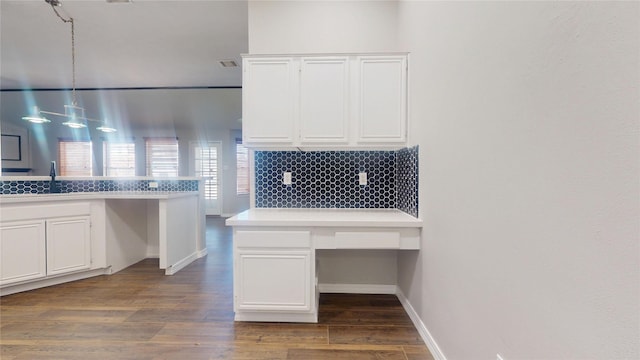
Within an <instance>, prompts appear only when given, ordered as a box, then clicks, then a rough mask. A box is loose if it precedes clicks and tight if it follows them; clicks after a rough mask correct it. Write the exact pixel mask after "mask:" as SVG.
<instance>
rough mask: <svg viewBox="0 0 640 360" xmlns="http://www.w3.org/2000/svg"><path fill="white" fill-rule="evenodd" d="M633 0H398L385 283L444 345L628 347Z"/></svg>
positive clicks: (615, 352) (637, 29)
mask: <svg viewBox="0 0 640 360" xmlns="http://www.w3.org/2000/svg"><path fill="white" fill-rule="evenodd" d="M639 10H640V3H638V2H627V3H621V2H475V3H473V2H462V3H456V2H410V1H407V2H404V1H402V2H400V3H399V11H398V24H399V26H400V31H399V39H400V41H401V44H400V47H401V48H402V49H406V50H408V51H410V52H411V67H410V83H411V85H410V99H411V119H412V124H411V134H412V135H413V140H414V141H415V142H417V143H419V144H420V151H421V154H420V214H421V217H422V219H424V221H425V228H424V229H423V241H422V246H423V247H422V250H421V251H420V254H419V255H418V256H413V254H407V255H406V256H401V257H399V260H398V262H399V264H401V265H400V267H399V283H400V285H401V289H402V291H403V292H404V293H405V294H406V295H407V296H408V297H409V299H410V302H411V304H412V306H413V307H414V308H415V309H416V310H417V312H418V313H419V315H420V317H421V319H422V321H423V322H424V323H425V324H426V326H427V328H428V329H429V331H430V332H431V334H432V335H433V337H434V338H435V340H436V342H437V344H438V345H439V346H440V348H441V349H442V351H443V353H444V355H445V356H446V358H448V359H495V358H496V353H500V354H501V355H503V357H504V359H508V360H513V359H638V358H640V352H639V342H640V340H639V339H640V333H639V325H640V324H639V320H640V318H639V304H640V296H639V286H640V276H639V266H640V265H639V264H640V259H639V255H640V251H639V250H640V249H639V244H638V241H639V239H640V234H639V216H640V210H639V198H640V192H639V188H638V187H639V174H640V169H639V167H638V166H639V163H640V161H639V160H640V159H639V148H640V147H639V141H638V139H639V129H638V119H639V114H640V108H639V102H638V99H640V96H639V95H640V94H639V92H638V85H639V84H640V75H639V74H640V63H639V60H638V56H639V53H640V48H639V44H640V38H639V36H640V35H639V34H640V22H639V19H640V18H639V15H640V14H639Z"/></svg>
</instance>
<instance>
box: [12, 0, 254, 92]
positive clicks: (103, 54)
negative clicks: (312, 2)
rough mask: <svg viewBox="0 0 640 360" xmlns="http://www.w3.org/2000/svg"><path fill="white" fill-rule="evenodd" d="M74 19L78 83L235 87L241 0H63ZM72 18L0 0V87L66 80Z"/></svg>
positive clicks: (243, 46)
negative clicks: (127, 0) (232, 64)
mask: <svg viewBox="0 0 640 360" xmlns="http://www.w3.org/2000/svg"><path fill="white" fill-rule="evenodd" d="M60 2H61V3H62V6H60V7H57V8H56V9H57V10H58V11H59V12H60V13H61V15H63V16H65V17H72V18H73V19H74V24H75V42H76V55H75V56H76V77H77V79H76V87H77V88H146V87H238V86H241V84H242V71H241V67H240V66H237V67H223V66H220V61H235V62H236V63H237V64H240V63H241V58H240V54H242V53H246V52H247V51H248V29H247V17H248V15H247V1H244V0H237V1H190V0H181V1H149V0H136V1H133V2H131V3H128V4H118V3H109V2H107V1H106V0H85V1H71V0H66V1H65V0H61V1H60ZM70 29H71V28H70V25H69V24H66V23H64V22H62V21H61V20H60V19H59V18H58V17H57V16H56V15H55V13H54V12H53V10H52V9H51V6H50V5H49V4H48V3H46V2H45V1H44V0H38V1H25V0H2V1H0V34H1V40H2V41H1V49H0V88H1V89H3V90H6V89H60V88H70V87H71V86H72V74H71V33H70V31H71V30H70Z"/></svg>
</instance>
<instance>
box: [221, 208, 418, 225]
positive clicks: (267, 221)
mask: <svg viewBox="0 0 640 360" xmlns="http://www.w3.org/2000/svg"><path fill="white" fill-rule="evenodd" d="M226 224H227V225H229V226H332V227H343V226H345V227H413V228H420V227H422V220H420V219H418V218H415V217H413V216H411V215H409V214H407V213H405V212H403V211H400V210H396V209H299V208H287V209H272V208H254V209H249V210H247V211H244V212H241V213H239V214H237V215H235V216H233V217H230V218H229V219H227V221H226Z"/></svg>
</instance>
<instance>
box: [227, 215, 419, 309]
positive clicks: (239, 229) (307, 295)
mask: <svg viewBox="0 0 640 360" xmlns="http://www.w3.org/2000/svg"><path fill="white" fill-rule="evenodd" d="M226 224H227V225H229V226H233V242H234V244H233V263H234V269H233V270H234V273H233V275H234V282H233V286H234V311H235V320H236V321H284V322H317V321H318V298H319V289H318V266H317V265H316V250H322V249H336V250H339V249H345V250H346V249H351V250H353V249H356V250H357V249H360V250H372V249H373V250H419V249H420V230H421V227H422V221H421V220H420V219H417V218H415V217H413V216H410V215H408V214H406V213H404V212H402V211H399V210H394V209H250V210H247V211H245V212H242V213H240V214H238V215H236V216H234V217H231V218H229V219H227V221H226Z"/></svg>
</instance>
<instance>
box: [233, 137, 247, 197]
mask: <svg viewBox="0 0 640 360" xmlns="http://www.w3.org/2000/svg"><path fill="white" fill-rule="evenodd" d="M236 174H237V176H236V178H237V180H236V194H237V195H247V194H249V149H247V148H246V147H244V145H242V140H241V139H236Z"/></svg>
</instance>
